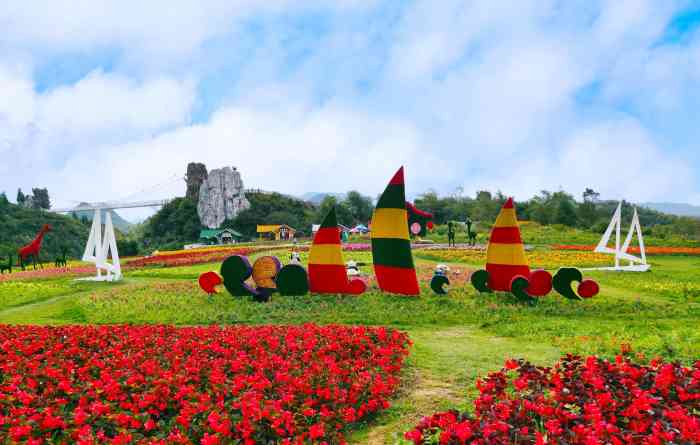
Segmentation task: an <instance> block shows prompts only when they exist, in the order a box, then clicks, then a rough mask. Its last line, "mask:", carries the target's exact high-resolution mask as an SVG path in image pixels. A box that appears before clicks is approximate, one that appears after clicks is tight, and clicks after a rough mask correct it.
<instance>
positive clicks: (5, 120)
mask: <svg viewBox="0 0 700 445" xmlns="http://www.w3.org/2000/svg"><path fill="white" fill-rule="evenodd" d="M0 3H1V4H0V30H2V31H1V32H0V157H1V158H0V159H2V161H1V163H0V191H1V190H6V191H7V193H8V195H9V197H10V198H11V199H14V197H15V194H16V190H17V188H18V187H22V189H24V190H27V189H30V188H31V187H32V186H41V187H48V189H49V191H50V193H51V196H52V199H53V201H54V203H55V205H61V206H66V205H71V204H75V202H76V201H104V200H117V199H132V200H141V199H153V198H166V197H169V196H174V195H176V194H180V195H182V194H184V182H183V181H182V176H183V174H184V171H185V168H186V164H187V162H189V161H200V162H204V163H206V165H207V166H208V167H209V168H215V167H221V166H225V165H234V166H237V167H238V168H239V170H241V171H242V174H243V180H244V182H245V184H246V186H247V187H254V188H263V189H268V190H278V191H281V192H285V193H290V194H301V193H303V192H307V191H346V190H348V189H359V190H361V191H362V192H365V193H367V194H370V195H372V196H376V194H377V193H379V192H380V191H381V189H382V188H383V187H384V185H385V184H386V182H387V181H388V179H389V177H390V176H391V175H392V173H393V171H394V170H395V169H396V168H397V167H398V166H399V165H402V164H403V165H405V166H406V170H407V171H406V173H407V182H408V184H407V187H408V192H409V194H411V195H416V194H419V193H422V192H424V191H426V190H428V189H434V190H436V191H438V192H439V193H442V194H448V193H453V192H454V191H455V190H456V189H457V188H458V187H462V188H463V190H464V192H465V193H466V194H473V192H474V191H475V190H479V189H490V190H494V191H495V190H499V189H500V190H502V191H503V192H504V193H506V194H509V195H514V196H515V197H516V198H521V199H524V198H528V197H530V196H531V195H532V194H534V193H536V192H537V191H539V190H541V189H550V190H552V189H560V188H563V189H564V190H567V191H570V192H572V193H574V194H575V195H577V196H580V193H581V191H582V190H583V189H584V188H585V187H593V188H594V189H595V190H597V191H599V192H601V194H602V196H603V197H604V198H626V199H628V200H632V201H676V202H689V203H694V204H700V143H699V142H698V141H700V1H695V0H688V1H673V0H664V1H657V0H558V1H556V0H518V1H517V2H514V1H512V0H472V1H469V0H461V1H456V0H439V1H436V0H425V1H421V0H414V1H404V0H394V1H380V0H333V1H327V0H294V1H292V0H207V1H201V0H191V1H190V0H179V1H178V0H168V1H161V0H150V1H147V2H143V1H140V0H139V1H137V0H118V1H117V0H111V1H107V0H46V1H39V0H9V2H8V0H5V1H3V2H0Z"/></svg>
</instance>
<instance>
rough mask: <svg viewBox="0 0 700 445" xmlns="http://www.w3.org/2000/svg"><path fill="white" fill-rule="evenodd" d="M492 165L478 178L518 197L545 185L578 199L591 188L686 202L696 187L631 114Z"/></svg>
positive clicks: (611, 194) (607, 195)
mask: <svg viewBox="0 0 700 445" xmlns="http://www.w3.org/2000/svg"><path fill="white" fill-rule="evenodd" d="M495 170H496V172H495V174H494V175H493V176H491V177H480V178H479V180H480V182H481V183H483V184H488V185H489V186H490V188H491V189H493V190H495V189H501V190H502V191H503V192H504V193H506V194H508V195H514V196H516V198H519V199H528V198H529V197H531V196H532V195H534V194H535V193H538V192H539V191H540V190H543V189H545V190H559V189H563V190H565V191H567V192H569V193H572V194H574V195H575V196H577V197H579V198H580V193H582V192H583V190H584V189H585V188H586V187H591V188H593V189H594V190H596V191H598V192H599V193H601V196H602V198H603V199H627V200H631V201H637V202H643V201H678V200H680V201H685V199H686V198H688V199H689V198H690V197H689V196H684V195H683V191H684V190H691V189H692V188H693V186H694V184H693V180H694V174H693V171H692V168H690V167H689V166H688V165H687V164H686V163H684V162H683V161H681V160H679V159H674V158H673V157H670V156H668V155H667V154H666V153H665V151H664V149H663V147H661V146H659V145H658V144H657V143H656V142H655V141H654V140H653V138H652V137H651V135H650V134H649V133H648V132H647V131H646V130H645V129H644V128H643V127H642V126H641V125H640V124H639V122H637V121H635V120H633V119H629V118H617V119H610V120H609V121H607V122H605V123H601V124H595V125H591V126H588V127H581V128H578V129H577V130H576V131H575V132H573V133H572V134H571V135H570V136H569V137H568V138H567V139H566V140H564V141H562V147H561V150H560V151H559V152H558V153H557V154H555V155H554V156H549V157H548V156H545V155H543V156H536V157H533V158H529V157H524V156H515V157H513V158H511V159H508V160H507V161H506V162H503V163H502V165H500V166H499V167H497V168H496V169H495ZM465 188H466V187H465Z"/></svg>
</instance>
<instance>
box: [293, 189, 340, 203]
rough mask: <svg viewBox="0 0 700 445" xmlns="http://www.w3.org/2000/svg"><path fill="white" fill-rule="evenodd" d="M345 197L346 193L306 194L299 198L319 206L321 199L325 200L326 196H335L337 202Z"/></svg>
mask: <svg viewBox="0 0 700 445" xmlns="http://www.w3.org/2000/svg"><path fill="white" fill-rule="evenodd" d="M346 195H347V193H325V192H306V193H304V194H303V195H301V196H300V198H301V199H303V200H304V201H308V202H310V203H312V204H316V205H319V204H321V201H323V198H325V197H326V196H335V197H336V198H338V201H341V200H343V199H345V196H346Z"/></svg>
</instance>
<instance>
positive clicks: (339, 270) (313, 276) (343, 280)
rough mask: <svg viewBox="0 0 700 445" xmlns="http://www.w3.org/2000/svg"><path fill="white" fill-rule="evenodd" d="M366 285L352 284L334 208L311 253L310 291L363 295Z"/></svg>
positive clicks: (324, 220) (326, 219)
mask: <svg viewBox="0 0 700 445" xmlns="http://www.w3.org/2000/svg"><path fill="white" fill-rule="evenodd" d="M365 289H366V285H365V283H364V282H363V281H361V280H359V279H357V280H348V274H347V271H346V269H345V263H344V262H343V254H342V251H341V246H340V229H338V220H337V219H336V216H335V208H332V209H331V211H330V212H328V215H326V217H325V218H324V219H323V222H322V223H321V227H319V229H318V232H316V235H315V236H314V241H313V243H312V244H311V250H310V251H309V290H310V291H311V292H315V293H319V294H354V295H359V294H361V293H363V292H364V291H365Z"/></svg>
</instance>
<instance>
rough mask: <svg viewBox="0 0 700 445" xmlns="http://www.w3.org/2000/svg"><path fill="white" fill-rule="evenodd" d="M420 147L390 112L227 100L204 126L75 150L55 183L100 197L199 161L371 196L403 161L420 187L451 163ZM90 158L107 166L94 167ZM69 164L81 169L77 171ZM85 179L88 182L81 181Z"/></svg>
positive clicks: (250, 181)
mask: <svg viewBox="0 0 700 445" xmlns="http://www.w3.org/2000/svg"><path fill="white" fill-rule="evenodd" d="M424 149H425V147H423V145H422V142H421V140H420V135H418V134H417V133H416V131H415V130H414V129H413V128H412V127H411V126H410V125H408V124H406V123H405V122H401V121H399V120H396V119H392V118H381V117H379V118H377V117H372V118H368V117H367V116H365V115H364V114H363V113H357V112H355V111H353V110H346V109H341V108H338V107H335V106H329V107H326V108H322V109H317V110H314V111H311V112H307V109H306V107H303V106H295V105H290V106H288V107H284V108H281V109H280V110H279V111H278V112H270V111H269V110H259V109H255V108H241V107H230V108H226V109H224V110H221V111H220V112H217V113H216V114H215V115H214V116H213V117H212V119H211V121H210V122H209V123H207V124H204V125H194V126H188V127H183V128H179V129H176V130H173V131H172V132H168V133H165V134H162V135H160V136H158V137H156V138H154V139H151V140H145V141H139V142H134V143H129V144H125V145H120V146H115V147H100V149H99V150H97V151H95V152H94V153H93V154H92V155H90V156H88V157H85V156H80V157H74V158H72V159H70V160H69V161H67V162H66V164H65V168H64V170H63V171H62V172H61V173H60V174H59V175H58V176H56V177H55V183H56V186H57V187H59V188H60V189H57V190H56V191H57V193H58V194H61V195H68V194H71V193H72V194H75V193H80V194H81V196H80V197H77V196H76V197H75V198H71V199H77V200H81V199H86V200H105V199H106V198H105V197H102V196H101V195H100V193H101V191H102V190H109V191H115V190H119V191H120V193H121V194H122V195H126V194H129V193H131V192H133V191H136V190H138V189H139V188H140V187H141V186H143V185H150V184H153V183H155V182H158V181H159V180H160V179H162V178H163V177H164V176H166V175H165V173H166V172H167V173H168V174H170V173H171V172H176V173H184V169H185V166H186V165H187V163H188V162H191V161H200V162H204V163H206V164H207V166H208V167H209V168H216V167H221V166H224V165H234V166H237V167H238V168H239V169H240V170H241V171H242V175H243V180H244V183H245V184H246V186H247V187H253V188H263V189H271V190H280V191H283V192H285V193H298V194H301V193H303V192H305V191H310V190H348V189H352V188H356V189H359V190H361V191H363V192H365V193H368V194H371V195H373V196H374V195H376V194H378V193H379V192H381V190H382V189H383V188H384V187H385V186H386V182H387V181H388V180H389V178H390V177H391V175H392V174H393V173H394V170H395V169H396V168H398V166H399V165H401V164H405V165H406V166H407V170H408V174H409V178H410V179H409V182H410V183H411V184H417V183H422V184H423V185H426V186H427V184H428V181H430V180H431V178H433V177H434V175H435V171H436V170H443V171H449V170H450V168H449V167H448V164H447V162H445V161H442V160H440V159H439V158H438V157H437V156H435V155H431V154H429V153H426V152H425V151H424ZM94 165H102V166H109V167H108V168H105V169H98V170H96V171H92V170H91V169H90V166H94ZM75 171H82V172H83V174H81V175H80V177H76V176H75V175H74V174H73V172H75ZM84 183H89V184H91V187H90V188H87V189H86V188H81V184H84ZM173 187H175V188H176V192H177V193H178V194H182V193H183V191H184V183H182V182H175V183H174V184H173ZM416 191H418V190H416Z"/></svg>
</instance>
